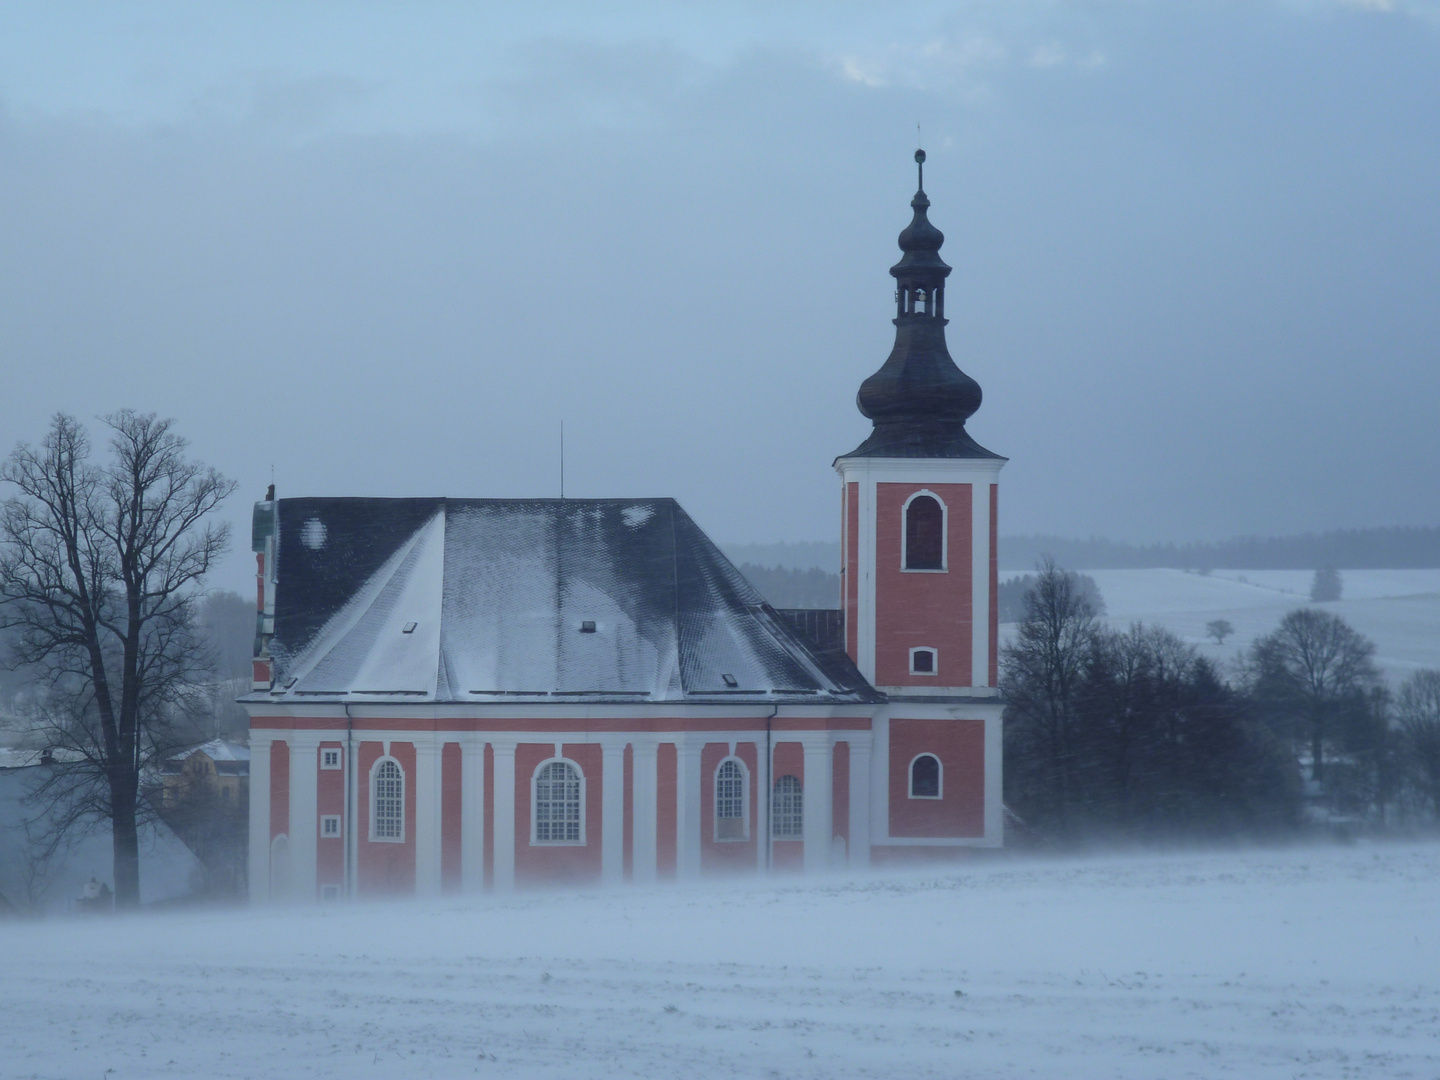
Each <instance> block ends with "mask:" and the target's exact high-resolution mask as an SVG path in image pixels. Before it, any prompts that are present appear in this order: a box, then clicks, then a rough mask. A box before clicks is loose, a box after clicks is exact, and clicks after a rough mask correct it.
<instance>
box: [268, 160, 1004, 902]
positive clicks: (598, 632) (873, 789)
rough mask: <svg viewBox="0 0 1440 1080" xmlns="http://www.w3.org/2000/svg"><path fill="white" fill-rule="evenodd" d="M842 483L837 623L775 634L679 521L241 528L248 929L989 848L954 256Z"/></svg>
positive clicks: (886, 378) (991, 808) (929, 296)
mask: <svg viewBox="0 0 1440 1080" xmlns="http://www.w3.org/2000/svg"><path fill="white" fill-rule="evenodd" d="M916 160H917V161H919V162H921V163H922V165H921V184H920V190H918V191H917V192H916V194H915V197H914V199H913V200H912V202H911V206H912V208H913V210H914V217H913V219H912V221H911V222H910V224H909V225H908V226H907V227H906V228H905V230H904V231H903V232H902V233H901V234H900V248H901V251H902V252H903V256H902V258H901V259H900V261H899V262H898V263H897V264H896V265H895V266H894V267H892V268H891V270H890V273H891V274H892V275H893V276H894V278H895V279H896V283H897V288H896V293H895V296H896V310H895V347H894V349H893V351H892V352H891V353H890V356H889V358H888V359H887V360H886V361H885V363H884V365H883V366H882V367H881V368H880V370H879V371H877V372H876V373H875V374H874V375H872V376H870V378H868V379H866V380H865V382H864V383H863V385H862V386H861V387H860V392H859V395H858V399H857V400H858V405H859V408H860V411H861V412H862V413H863V414H864V415H865V416H866V417H868V418H869V419H870V420H871V421H872V422H873V429H872V431H871V433H870V435H869V437H868V438H866V439H865V441H864V442H862V443H861V444H860V445H859V446H858V447H856V448H855V449H854V450H852V451H851V452H849V453H847V454H843V455H841V456H840V457H839V458H837V459H836V461H835V469H836V471H837V472H838V473H839V475H840V481H841V507H842V512H841V595H840V597H839V601H840V606H839V607H838V608H837V609H834V610H800V611H777V610H776V609H774V608H773V607H771V606H770V605H769V604H767V603H766V602H765V600H764V599H763V598H762V597H761V596H760V595H759V594H758V593H757V592H756V590H755V589H754V588H753V587H752V586H751V585H750V583H749V582H748V581H746V580H745V578H744V577H743V576H742V575H741V574H740V573H739V572H738V571H737V570H736V569H735V567H734V566H732V565H731V564H730V562H729V561H728V560H727V559H726V558H725V556H724V555H723V554H721V552H720V550H719V549H718V548H717V547H716V546H715V544H713V543H712V542H711V541H710V539H709V538H708V537H707V536H706V535H705V534H704V533H703V532H701V530H700V529H699V528H698V527H697V526H696V525H695V523H694V522H693V521H692V520H691V519H690V517H689V516H688V515H687V514H686V513H685V511H684V510H682V509H681V508H680V506H679V505H678V504H677V503H675V502H674V501H673V500H670V499H523V500H516V499H442V498H426V499H369V498H358V499H349V498H299V499H275V498H274V497H273V490H272V492H271V493H270V497H269V498H267V499H266V501H264V502H260V503H257V504H256V506H255V513H254V530H253V538H254V544H253V546H254V550H255V553H256V558H257V563H258V567H259V590H258V592H259V597H258V599H259V609H260V610H259V633H258V636H257V645H256V657H255V664H254V667H255V676H254V687H253V691H252V693H250V694H249V695H247V696H246V697H245V698H244V699H243V703H244V705H245V707H246V708H247V710H248V711H249V714H250V755H251V756H250V761H251V765H250V769H251V771H250V777H251V779H250V868H249V874H250V893H251V897H252V899H254V900H256V901H268V900H281V899H288V900H304V901H310V900H317V899H330V898H339V897H350V896H358V897H368V896H377V895H396V894H399V895H411V894H419V895H438V894H442V893H450V892H476V891H480V890H497V891H503V890H509V889H520V888H530V887H536V886H543V885H554V884H562V883H565V884H580V883H583V884H599V883H619V882H625V881H636V882H650V881H655V880H657V879H665V878H679V879H685V878H695V877H699V876H703V875H713V874H728V873H742V872H762V873H763V872H767V871H771V870H774V871H781V870H796V871H802V870H803V871H806V872H816V871H823V870H826V869H829V868H835V867H863V866H870V865H877V864H885V863H891V862H895V861H897V860H903V859H914V858H945V857H955V856H959V855H962V854H963V853H964V852H965V851H966V849H969V848H975V847H996V846H999V845H1000V844H1001V843H1002V838H1003V834H1002V818H1003V807H1002V803H1001V732H1000V714H1001V703H1000V700H999V696H998V693H997V690H996V680H997V641H996V637H997V618H996V616H997V605H996V557H995V544H996V514H997V499H998V496H997V492H998V486H997V483H998V479H999V473H1000V469H1001V467H1002V466H1003V465H1004V464H1005V459H1004V458H1002V457H1000V456H999V455H997V454H993V453H991V452H990V451H989V450H986V449H984V448H983V447H981V446H980V445H979V444H978V443H976V442H975V441H974V440H973V439H972V438H971V437H970V435H969V434H968V433H967V431H966V429H965V422H966V420H967V419H969V417H970V416H971V415H972V414H973V413H974V412H975V411H976V409H978V408H979V406H980V387H979V386H978V384H976V382H975V381H974V380H973V379H971V378H970V377H969V376H968V375H965V374H964V373H963V372H961V371H960V369H959V368H958V367H956V365H955V363H954V361H953V360H952V359H951V358H950V354H949V352H948V350H947V348H946V344H945V324H946V319H945V280H946V278H947V276H948V275H949V273H950V267H948V266H947V265H946V264H945V263H944V262H943V261H942V260H941V258H940V255H939V250H940V246H941V244H942V242H943V240H944V237H943V235H942V234H941V233H940V231H939V230H938V229H936V228H935V227H934V226H933V225H931V224H930V222H929V219H928V217H927V211H928V208H929V205H930V202H929V199H927V198H926V195H925V191H924V182H923V181H924V174H923V161H924V155H923V153H917V155H916Z"/></svg>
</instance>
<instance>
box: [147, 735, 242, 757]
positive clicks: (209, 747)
mask: <svg viewBox="0 0 1440 1080" xmlns="http://www.w3.org/2000/svg"><path fill="white" fill-rule="evenodd" d="M201 753H203V754H204V755H205V756H206V757H208V758H209V759H210V760H211V761H215V762H222V761H249V760H250V748H249V747H248V746H241V745H240V744H239V743H232V742H226V741H225V740H224V739H211V740H210V741H209V742H204V743H201V744H200V745H198V746H191V747H187V748H186V749H184V750H180V751H178V752H176V753H174V754H171V755H170V756H169V757H168V758H166V759H165V760H166V761H176V762H179V761H186V760H188V759H189V758H191V757H193V756H194V755H196V754H201Z"/></svg>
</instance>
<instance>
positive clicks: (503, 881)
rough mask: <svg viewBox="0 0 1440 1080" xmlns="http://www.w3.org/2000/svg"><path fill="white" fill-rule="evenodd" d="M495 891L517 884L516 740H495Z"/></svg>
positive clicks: (503, 890) (504, 890) (507, 889)
mask: <svg viewBox="0 0 1440 1080" xmlns="http://www.w3.org/2000/svg"><path fill="white" fill-rule="evenodd" d="M491 745H492V746H493V747H494V748H495V806H494V813H495V841H494V842H495V891H496V892H509V891H510V890H511V889H513V888H514V887H515V742H514V740H507V741H505V742H495V743H492V744H491Z"/></svg>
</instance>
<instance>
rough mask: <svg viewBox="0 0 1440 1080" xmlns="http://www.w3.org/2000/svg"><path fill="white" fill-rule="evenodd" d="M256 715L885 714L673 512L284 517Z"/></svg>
mask: <svg viewBox="0 0 1440 1080" xmlns="http://www.w3.org/2000/svg"><path fill="white" fill-rule="evenodd" d="M277 508H278V533H279V535H278V544H277V554H276V562H275V576H276V590H275V634H274V637H273V639H272V640H271V644H270V649H271V654H272V655H273V656H274V658H275V680H274V686H273V689H272V690H271V691H270V692H269V693H262V694H256V695H252V697H251V700H255V699H257V698H265V699H271V700H275V699H288V700H296V701H305V700H318V701H324V700H353V699H357V698H358V699H363V700H372V701H373V700H388V701H415V702H459V701H466V702H475V701H487V700H489V701H496V700H510V701H523V700H528V701H548V702H552V703H553V702H557V701H591V702H594V701H627V702H628V701H633V702H682V701H715V702H719V701H737V700H738V701H745V700H761V701H773V700H786V701H813V702H828V703H839V702H843V703H851V702H862V701H875V700H880V695H879V694H878V693H877V692H876V691H875V690H874V689H872V688H871V687H870V686H869V684H868V683H866V681H865V680H864V678H863V677H862V676H861V675H860V673H859V671H858V670H856V669H855V667H854V666H853V665H852V664H850V662H849V661H848V660H847V659H846V658H844V657H843V656H835V655H834V654H833V653H830V652H826V653H823V654H821V653H817V652H816V651H815V650H813V649H812V648H811V647H810V646H809V645H807V644H806V643H805V642H804V641H803V640H802V639H801V638H800V637H798V636H797V635H796V633H795V632H794V631H793V630H792V629H791V627H790V626H789V624H788V623H787V622H786V621H785V620H784V619H783V618H781V617H780V616H779V615H778V614H777V613H776V612H775V610H774V609H773V608H771V607H770V606H769V605H768V604H766V603H765V601H764V600H763V599H762V598H761V596H760V595H759V594H758V593H757V592H756V591H755V589H754V588H753V587H752V586H751V585H750V583H749V582H748V581H746V580H745V578H744V576H743V575H742V574H741V573H740V572H739V571H738V570H736V569H735V567H734V566H733V565H732V564H731V563H730V561H729V560H728V559H726V558H725V556H724V555H723V554H721V552H720V550H719V548H717V547H716V546H715V544H714V543H712V542H711V540H710V539H709V537H707V536H706V535H705V534H704V533H703V532H702V531H701V530H700V528H699V527H698V526H697V525H696V524H695V522H694V521H692V520H691V519H690V517H689V515H688V514H686V513H685V511H684V510H682V509H681V508H680V506H679V505H678V504H677V503H676V502H675V501H674V500H673V499H640V500H633V499H632V500H620V499H565V500H560V499H527V500H518V499H517V500H509V499H281V500H279V501H278V504H277Z"/></svg>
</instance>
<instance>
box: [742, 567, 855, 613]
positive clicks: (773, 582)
mask: <svg viewBox="0 0 1440 1080" xmlns="http://www.w3.org/2000/svg"><path fill="white" fill-rule="evenodd" d="M740 572H741V573H742V574H744V575H745V576H746V577H747V578H749V579H750V584H751V585H754V586H755V588H757V589H759V590H760V595H761V596H763V597H765V599H766V600H768V601H770V604H771V606H772V607H777V608H838V607H839V606H840V575H839V574H827V573H826V572H825V571H824V570H815V569H810V570H796V569H793V568H789V567H784V566H757V565H756V564H755V563H748V562H747V563H741V564H740Z"/></svg>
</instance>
